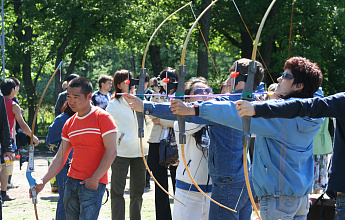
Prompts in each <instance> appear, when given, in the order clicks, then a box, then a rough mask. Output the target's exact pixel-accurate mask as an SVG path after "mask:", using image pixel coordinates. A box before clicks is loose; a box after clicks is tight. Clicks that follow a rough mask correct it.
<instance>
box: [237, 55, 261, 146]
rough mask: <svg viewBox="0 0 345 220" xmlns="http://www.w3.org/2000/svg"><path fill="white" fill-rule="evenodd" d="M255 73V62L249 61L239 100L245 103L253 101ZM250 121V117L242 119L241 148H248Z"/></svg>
mask: <svg viewBox="0 0 345 220" xmlns="http://www.w3.org/2000/svg"><path fill="white" fill-rule="evenodd" d="M256 71H257V63H256V62H255V61H251V62H250V63H249V66H248V74H247V80H246V84H245V86H244V89H243V92H242V97H241V99H243V100H247V101H253V100H254V97H253V85H254V76H255V73H256ZM250 121H251V117H249V116H245V117H243V118H242V124H243V137H242V146H243V147H249V146H250V140H251V135H250Z"/></svg>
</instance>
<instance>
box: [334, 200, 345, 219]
mask: <svg viewBox="0 0 345 220" xmlns="http://www.w3.org/2000/svg"><path fill="white" fill-rule="evenodd" d="M340 219H341V220H343V219H345V193H339V194H338V195H337V201H336V204H335V214H334V220H340Z"/></svg>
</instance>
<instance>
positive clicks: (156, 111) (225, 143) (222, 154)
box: [144, 95, 251, 183]
mask: <svg viewBox="0 0 345 220" xmlns="http://www.w3.org/2000/svg"><path fill="white" fill-rule="evenodd" d="M238 99H240V95H231V96H228V97H221V98H216V99H215V101H225V100H232V101H234V100H238ZM144 113H145V114H148V115H153V116H155V117H158V118H163V119H168V120H176V115H174V114H173V113H172V111H171V110H170V103H160V104H159V103H151V102H144ZM186 121H187V122H192V123H195V124H206V125H209V132H210V133H209V135H210V147H209V160H208V161H209V162H208V168H209V174H210V176H211V177H212V180H213V179H216V178H214V177H225V178H229V179H228V180H230V182H234V183H235V182H240V181H243V180H244V171H243V162H242V160H243V148H242V131H239V130H236V129H233V128H230V127H227V126H224V125H220V124H218V123H214V122H211V121H209V120H206V119H203V118H201V117H196V116H186ZM248 158H249V156H248ZM248 167H249V161H248ZM250 178H251V173H250ZM217 179H218V178H217ZM213 182H214V181H213Z"/></svg>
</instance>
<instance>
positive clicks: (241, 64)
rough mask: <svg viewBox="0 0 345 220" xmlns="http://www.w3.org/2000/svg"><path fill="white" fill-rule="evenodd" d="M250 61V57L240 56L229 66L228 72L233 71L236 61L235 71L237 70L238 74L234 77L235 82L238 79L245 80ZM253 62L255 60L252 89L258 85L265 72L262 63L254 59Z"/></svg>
mask: <svg viewBox="0 0 345 220" xmlns="http://www.w3.org/2000/svg"><path fill="white" fill-rule="evenodd" d="M250 62H251V60H250V59H247V58H242V59H239V60H237V61H235V62H234V63H233V64H232V66H231V67H230V70H229V72H230V73H232V72H234V71H235V68H236V63H237V72H239V73H240V74H239V75H238V77H237V78H236V84H237V83H238V82H239V81H244V82H245V81H246V80H247V74H248V66H249V63H250ZM255 62H256V73H255V75H254V85H253V90H255V89H256V88H257V87H258V86H259V84H260V82H261V81H262V79H263V78H264V73H265V69H264V68H263V67H262V64H261V63H260V62H259V61H255Z"/></svg>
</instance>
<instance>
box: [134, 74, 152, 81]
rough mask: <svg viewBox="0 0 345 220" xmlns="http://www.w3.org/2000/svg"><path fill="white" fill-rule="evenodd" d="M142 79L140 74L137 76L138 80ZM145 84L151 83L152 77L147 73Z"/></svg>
mask: <svg viewBox="0 0 345 220" xmlns="http://www.w3.org/2000/svg"><path fill="white" fill-rule="evenodd" d="M139 78H140V73H139V74H138V75H137V77H136V79H139ZM145 82H150V75H149V74H148V73H146V75H145Z"/></svg>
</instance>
